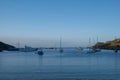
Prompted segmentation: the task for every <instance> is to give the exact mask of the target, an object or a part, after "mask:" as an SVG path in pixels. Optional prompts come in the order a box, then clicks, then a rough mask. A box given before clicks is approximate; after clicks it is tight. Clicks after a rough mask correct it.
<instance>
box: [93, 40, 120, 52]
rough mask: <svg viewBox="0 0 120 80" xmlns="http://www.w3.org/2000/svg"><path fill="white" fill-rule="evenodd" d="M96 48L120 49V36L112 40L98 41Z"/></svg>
mask: <svg viewBox="0 0 120 80" xmlns="http://www.w3.org/2000/svg"><path fill="white" fill-rule="evenodd" d="M93 47H94V48H100V49H110V50H113V49H119V50H120V38H118V39H115V40H112V41H107V42H105V43H104V42H98V43H96V44H95V45H94V46H93Z"/></svg>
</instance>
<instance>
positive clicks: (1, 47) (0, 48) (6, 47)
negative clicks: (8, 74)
mask: <svg viewBox="0 0 120 80" xmlns="http://www.w3.org/2000/svg"><path fill="white" fill-rule="evenodd" d="M14 48H15V47H14V46H12V45H9V44H6V43H3V42H0V51H3V50H9V49H14Z"/></svg>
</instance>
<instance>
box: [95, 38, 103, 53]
mask: <svg viewBox="0 0 120 80" xmlns="http://www.w3.org/2000/svg"><path fill="white" fill-rule="evenodd" d="M97 43H98V37H97ZM94 51H95V52H101V49H99V48H98V46H97V45H96V48H94Z"/></svg>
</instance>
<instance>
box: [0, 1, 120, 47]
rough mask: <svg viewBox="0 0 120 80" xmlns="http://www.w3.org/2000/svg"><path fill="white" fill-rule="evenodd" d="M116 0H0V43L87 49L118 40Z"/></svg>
mask: <svg viewBox="0 0 120 80" xmlns="http://www.w3.org/2000/svg"><path fill="white" fill-rule="evenodd" d="M119 4H120V0H0V13H1V14H0V41H3V42H6V43H8V44H12V45H14V46H16V47H17V43H18V42H19V43H20V46H21V47H23V46H24V45H28V46H32V47H57V46H59V40H60V37H62V46H63V47H65V46H67V47H75V46H87V45H88V40H89V38H91V41H92V44H94V43H95V42H96V39H97V37H98V39H99V41H101V42H104V41H108V40H113V39H114V38H115V37H116V38H119V37H120V34H119V32H120V5H119Z"/></svg>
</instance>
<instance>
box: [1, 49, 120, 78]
mask: <svg viewBox="0 0 120 80" xmlns="http://www.w3.org/2000/svg"><path fill="white" fill-rule="evenodd" d="M69 52H70V51H66V52H64V53H62V54H60V53H59V52H57V51H56V52H52V51H51V52H49V51H46V52H45V54H44V55H43V56H40V55H37V54H35V53H32V52H31V53H17V52H12V53H11V52H8V53H5V54H3V53H2V54H0V80H2V79H5V78H4V77H6V76H8V75H11V76H8V78H7V79H9V78H11V80H13V79H15V76H14V75H16V76H18V78H21V76H24V78H25V79H30V76H31V75H33V78H31V79H30V80H34V79H46V80H47V79H48V78H51V79H53V77H56V78H60V77H62V78H69V79H73V80H75V79H76V78H77V79H79V78H81V77H82V78H86V79H88V80H89V79H94V78H95V80H97V79H101V80H104V79H105V80H109V79H113V80H117V79H118V80H119V79H120V77H119V76H120V54H119V53H113V52H110V51H103V52H101V53H95V54H87V53H85V52H81V53H80V52H76V51H71V52H70V53H69ZM3 73H4V74H3ZM13 73H14V75H13ZM2 76H3V77H2ZM16 80H17V79H16ZM18 80H19V79H18Z"/></svg>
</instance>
